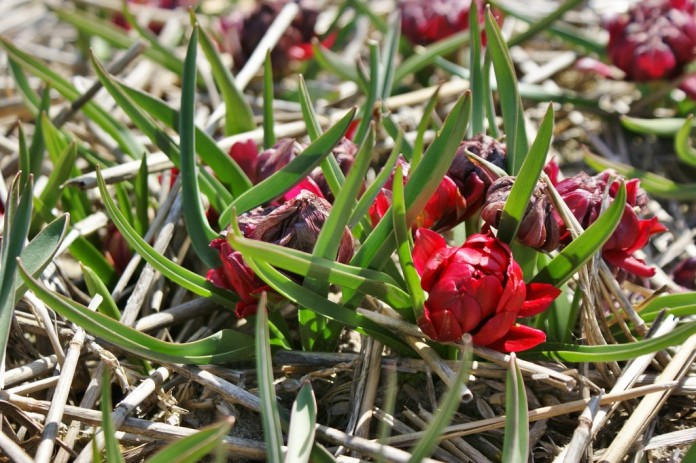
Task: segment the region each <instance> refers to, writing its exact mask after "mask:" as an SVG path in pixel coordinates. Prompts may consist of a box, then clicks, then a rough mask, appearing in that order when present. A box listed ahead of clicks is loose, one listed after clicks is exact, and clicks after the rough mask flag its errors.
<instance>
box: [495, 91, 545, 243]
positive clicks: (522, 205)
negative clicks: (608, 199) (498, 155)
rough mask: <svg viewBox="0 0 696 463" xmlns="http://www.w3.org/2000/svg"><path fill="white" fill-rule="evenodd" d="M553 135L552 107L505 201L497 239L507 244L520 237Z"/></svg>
mask: <svg viewBox="0 0 696 463" xmlns="http://www.w3.org/2000/svg"><path fill="white" fill-rule="evenodd" d="M552 136H553V105H551V104H549V108H548V109H547V110H546V115H545V116H544V120H543V121H542V122H541V126H540V127H539V132H538V133H537V137H536V139H535V140H534V143H532V147H531V148H530V149H529V154H528V155H527V156H526V157H525V158H524V161H523V162H522V167H520V171H519V174H518V175H517V177H516V178H515V183H513V184H512V189H511V190H510V195H509V196H508V199H507V201H506V202H505V207H504V208H503V213H502V215H501V217H500V224H499V227H498V238H500V239H501V240H503V241H505V242H506V243H508V244H510V243H512V240H513V239H514V238H515V236H516V235H517V230H518V229H519V226H520V223H521V222H522V218H523V217H524V213H525V212H526V210H527V206H528V205H529V198H531V196H532V193H534V188H535V187H536V185H537V182H538V181H539V175H541V171H542V170H543V169H544V164H545V163H546V155H547V153H548V151H549V148H550V147H551V138H552Z"/></svg>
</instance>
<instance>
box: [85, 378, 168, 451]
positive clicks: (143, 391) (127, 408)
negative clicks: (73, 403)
mask: <svg viewBox="0 0 696 463" xmlns="http://www.w3.org/2000/svg"><path fill="white" fill-rule="evenodd" d="M167 378H169V371H168V370H167V369H166V368H164V367H159V368H158V369H157V370H155V371H154V372H153V373H152V374H151V375H150V377H149V378H147V379H145V380H144V381H143V382H142V383H140V385H138V387H136V388H135V389H133V391H131V393H130V394H128V395H127V396H126V397H125V398H124V399H123V400H122V401H121V402H120V403H119V404H118V405H117V406H116V408H115V409H114V411H113V412H112V413H111V420H112V421H113V426H114V429H115V430H118V429H120V428H121V426H122V425H123V423H124V422H125V421H126V418H127V417H128V416H129V415H130V414H131V413H133V411H134V410H135V407H137V406H138V405H139V404H141V403H142V402H143V401H144V400H145V399H147V398H148V397H150V395H152V393H154V392H155V391H156V390H157V389H159V388H160V387H162V383H164V381H165V380H166V379H167ZM93 447H96V448H97V449H98V450H100V451H101V450H102V449H103V448H104V433H103V431H102V430H99V432H98V433H97V434H96V435H95V437H94V443H90V444H87V445H86V446H85V447H84V448H83V449H82V452H80V454H79V455H78V457H77V458H76V459H75V461H74V463H88V462H90V461H91V459H92V451H93Z"/></svg>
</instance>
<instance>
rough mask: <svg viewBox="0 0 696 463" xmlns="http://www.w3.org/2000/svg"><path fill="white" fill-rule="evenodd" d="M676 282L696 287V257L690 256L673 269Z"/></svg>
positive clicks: (688, 286) (684, 285)
mask: <svg viewBox="0 0 696 463" xmlns="http://www.w3.org/2000/svg"><path fill="white" fill-rule="evenodd" d="M672 276H673V277H674V282H675V283H676V284H678V285H680V286H683V287H684V288H687V289H691V290H693V289H696V257H690V258H688V259H685V260H683V261H681V262H679V263H678V264H677V266H676V267H674V270H673V271H672Z"/></svg>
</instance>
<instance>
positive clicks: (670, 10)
mask: <svg viewBox="0 0 696 463" xmlns="http://www.w3.org/2000/svg"><path fill="white" fill-rule="evenodd" d="M606 28H607V30H608V31H609V44H608V45H607V52H608V54H609V57H610V59H611V61H612V62H613V63H614V65H616V66H617V67H618V68H619V69H621V70H622V71H624V72H625V73H626V79H628V80H635V81H648V80H655V79H668V78H671V77H675V76H677V75H679V74H680V73H681V72H682V70H683V69H684V66H685V65H686V64H688V63H689V62H691V61H692V60H693V59H694V58H696V20H694V2H693V0H644V1H642V2H637V3H635V4H634V5H633V6H632V7H631V8H630V9H629V10H628V12H627V13H625V14H622V15H619V16H616V17H614V18H612V19H611V20H610V21H609V22H608V23H607V25H606Z"/></svg>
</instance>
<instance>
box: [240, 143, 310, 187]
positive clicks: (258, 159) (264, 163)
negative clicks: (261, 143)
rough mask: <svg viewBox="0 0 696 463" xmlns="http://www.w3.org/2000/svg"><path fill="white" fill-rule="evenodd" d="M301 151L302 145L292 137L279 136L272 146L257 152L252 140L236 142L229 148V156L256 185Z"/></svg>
mask: <svg viewBox="0 0 696 463" xmlns="http://www.w3.org/2000/svg"><path fill="white" fill-rule="evenodd" d="M301 151H302V146H301V145H300V144H299V143H297V142H296V141H295V140H294V139H292V138H281V139H280V140H278V141H277V142H276V143H275V144H274V145H273V146H272V147H270V148H268V149H267V150H264V151H263V152H262V153H260V154H259V150H258V148H257V147H256V143H254V142H253V140H247V141H245V142H237V143H235V144H233V145H232V147H231V148H230V152H229V154H230V157H231V158H232V159H234V160H235V162H236V163H237V164H238V165H239V167H240V168H241V169H242V170H243V171H244V173H245V174H246V175H247V177H249V180H250V181H251V183H253V184H254V185H256V184H257V183H259V182H261V181H262V180H265V179H267V178H268V177H270V176H271V175H273V174H274V173H275V172H276V171H278V170H280V169H282V168H283V167H285V166H286V165H287V164H288V163H289V162H290V161H292V160H293V158H295V156H297V155H298V154H300V152H301Z"/></svg>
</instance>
